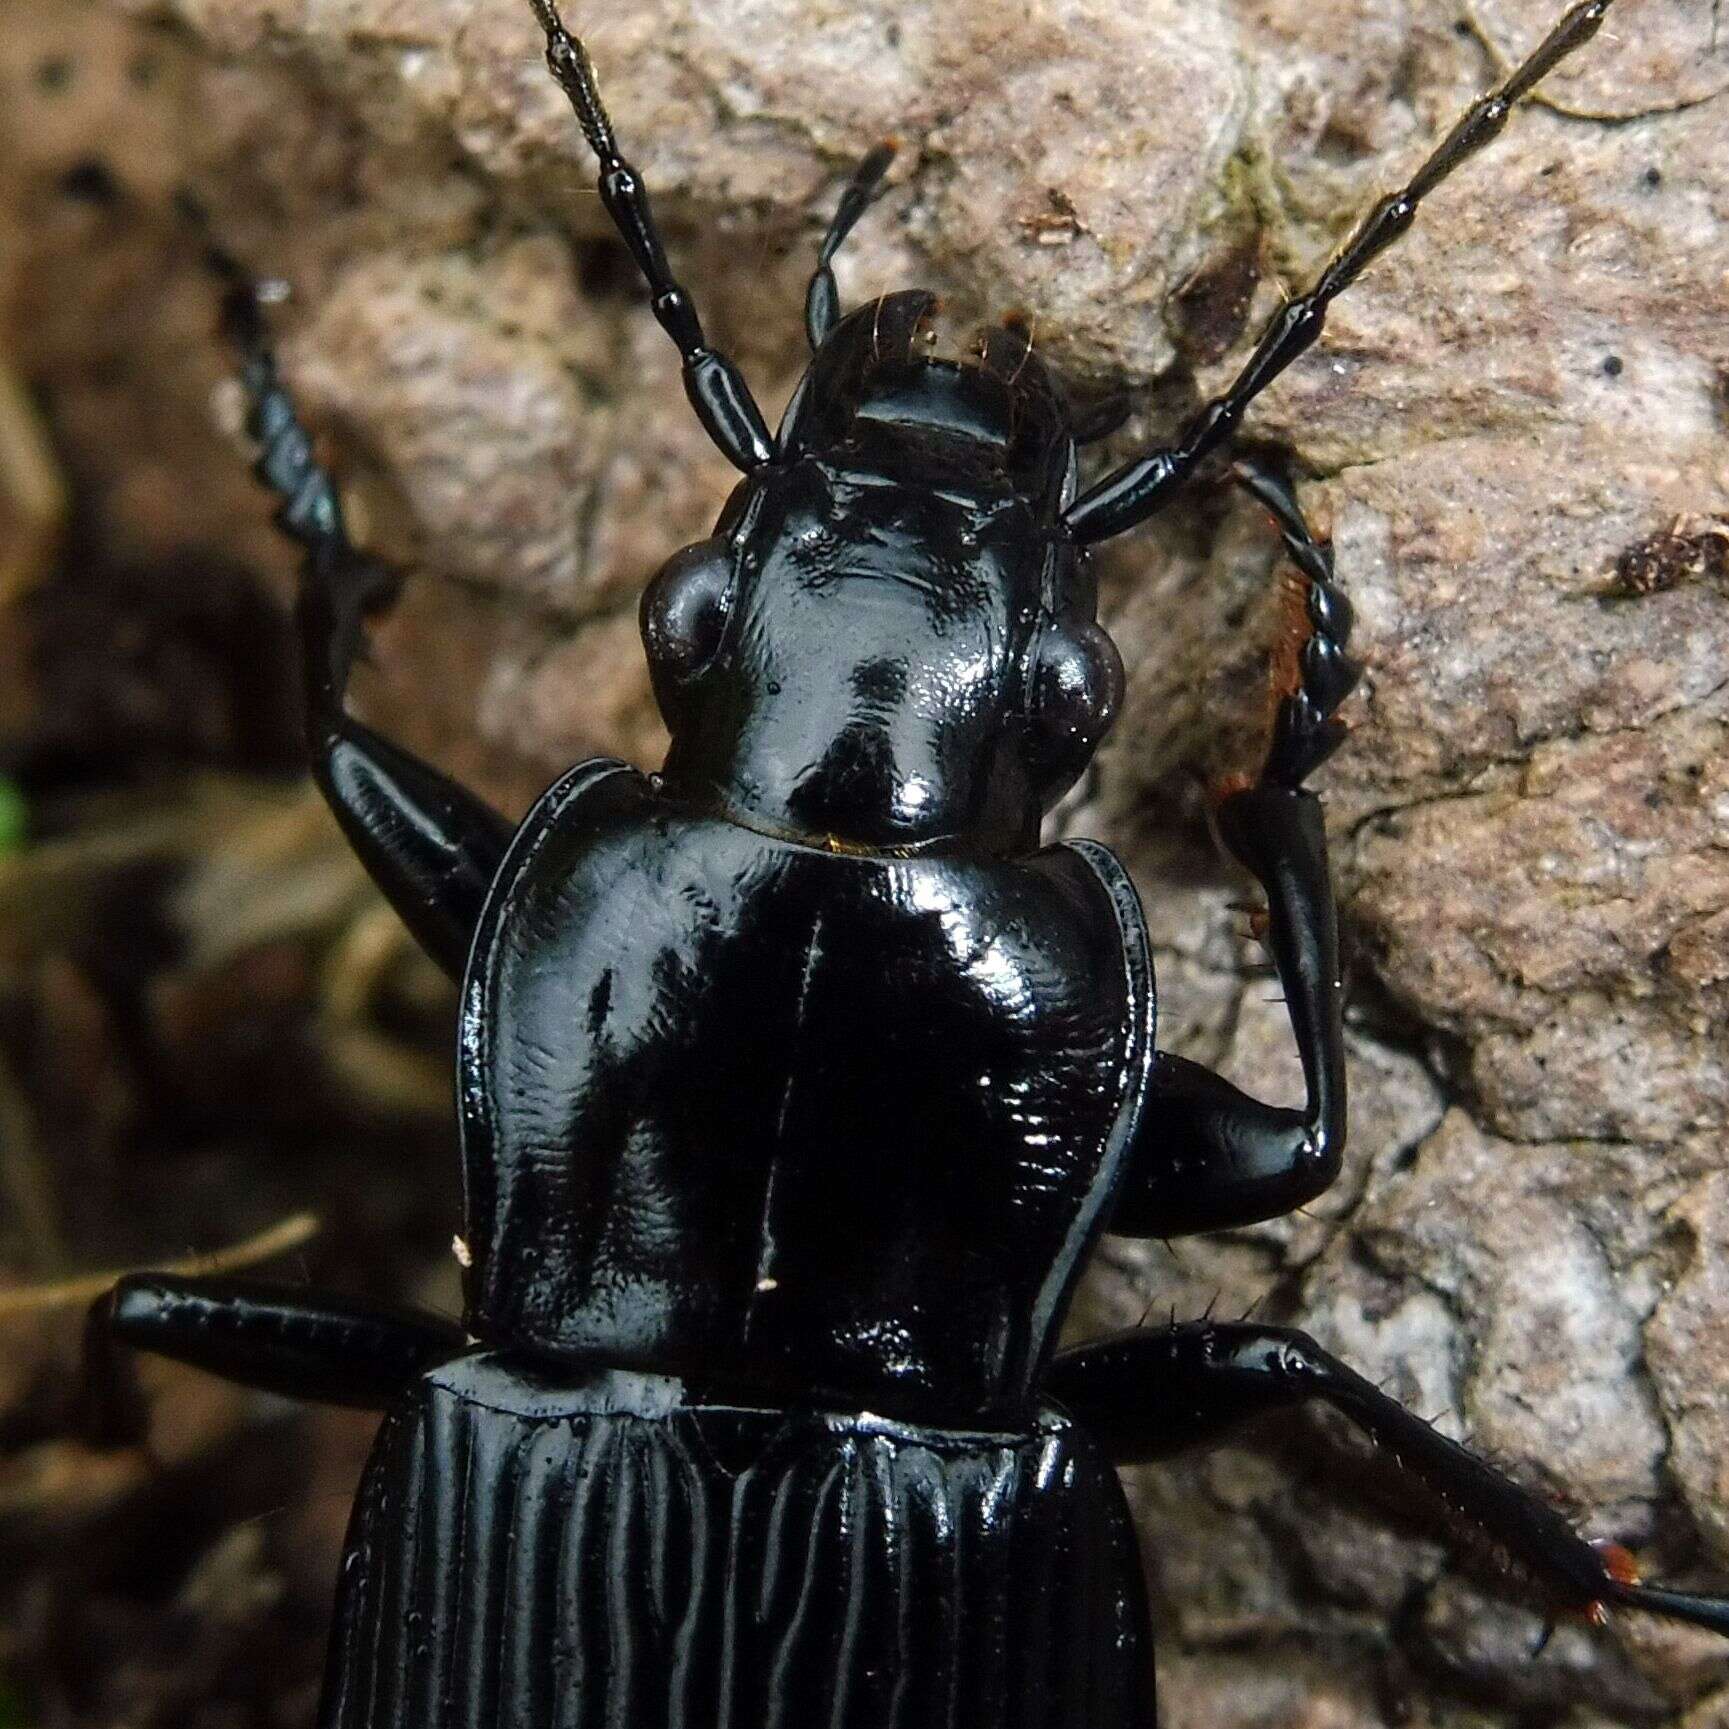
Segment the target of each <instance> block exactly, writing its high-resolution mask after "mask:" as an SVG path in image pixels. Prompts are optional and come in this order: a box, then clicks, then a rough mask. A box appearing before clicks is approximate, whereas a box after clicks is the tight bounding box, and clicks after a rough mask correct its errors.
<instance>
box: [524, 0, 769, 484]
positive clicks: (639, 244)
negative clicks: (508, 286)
mask: <svg viewBox="0 0 1729 1729" xmlns="http://www.w3.org/2000/svg"><path fill="white" fill-rule="evenodd" d="M529 4H530V6H531V7H532V8H533V10H534V16H535V18H536V20H537V21H538V22H539V24H540V28H541V30H542V31H543V32H544V34H545V36H546V64H547V69H548V70H549V71H550V72H551V73H552V75H553V77H554V78H555V79H556V80H557V81H558V87H559V88H560V89H561V90H562V91H563V92H564V94H565V96H566V97H567V98H568V99H569V101H570V106H571V108H572V109H573V110H574V111H575V113H576V123H577V125H578V126H580V127H581V128H582V135H583V137H584V138H585V139H586V140H587V141H588V147H589V149H590V150H592V151H593V152H594V155H595V160H596V161H597V162H598V163H599V164H600V201H601V203H602V204H604V205H605V206H606V212H607V215H609V216H610V217H611V218H612V220H613V224H614V226H615V227H616V228H617V229H618V232H619V235H620V237H621V238H622V239H623V241H624V243H625V245H626V246H628V247H629V248H630V255H631V257H632V258H634V259H635V260H636V267H637V269H638V270H640V271H641V272H642V275H643V279H644V280H645V281H646V282H647V283H648V290H649V297H650V304H651V305H652V307H653V309H654V316H655V320H656V322H658V323H659V325H660V327H661V329H662V330H664V331H665V332H666V333H667V335H668V336H670V337H671V338H672V340H673V341H674V342H675V343H676V344H677V345H678V351H679V354H680V355H681V356H682V357H683V359H684V388H685V394H686V395H687V396H688V397H689V398H690V405H691V407H692V408H694V409H695V410H696V416H697V419H698V420H700V421H701V422H702V424H703V428H704V430H705V431H706V432H707V433H708V435H709V437H710V438H711V439H713V440H714V442H715V444H716V446H717V447H718V448H719V449H720V450H721V452H722V453H723V454H724V455H725V456H726V458H727V460H728V461H729V462H731V463H732V464H733V466H734V467H735V468H741V469H743V470H744V471H745V472H746V473H747V474H748V473H749V472H750V471H751V470H752V469H755V468H761V467H763V466H764V465H765V464H766V463H769V462H772V461H773V460H774V440H773V439H772V438H771V437H770V436H769V430H768V423H767V422H766V421H765V420H764V419H763V417H762V410H761V409H760V408H758V407H757V405H756V399H755V398H754V397H753V396H752V395H751V393H750V386H749V385H748V384H746V383H745V381H744V374H743V373H741V372H740V371H739V369H738V368H737V367H736V366H735V365H734V364H733V363H732V362H731V361H730V360H729V359H727V357H726V356H725V355H724V354H722V353H720V352H719V350H717V349H714V348H710V347H709V345H708V342H707V340H706V339H705V337H704V336H703V330H702V320H701V319H700V318H698V317H697V312H696V306H695V303H694V302H693V301H692V300H691V297H690V295H689V293H688V292H687V290H686V289H685V287H684V285H683V284H682V283H681V282H680V281H679V280H678V278H677V277H676V276H674V275H673V273H672V267H671V266H670V265H669V264H668V263H667V260H666V248H665V246H664V245H663V244H662V242H661V238H660V230H659V228H658V227H656V225H655V220H654V213H653V211H652V210H651V209H650V208H649V202H648V188H647V187H646V186H644V185H643V182H642V176H641V175H640V174H638V173H637V171H636V169H635V168H633V167H632V166H631V165H630V163H628V162H627V161H625V159H624V158H623V157H622V156H621V155H620V154H619V151H618V141H617V139H616V138H615V137H614V136H613V131H612V118H611V116H610V115H609V114H608V113H607V111H606V105H605V104H604V103H603V102H602V101H601V99H600V90H599V88H598V87H597V86H596V84H595V81H594V67H593V66H592V65H591V64H590V63H589V58H588V50H587V49H586V48H585V47H584V46H583V44H582V38H581V37H580V36H576V35H573V34H572V33H571V32H570V31H569V30H568V29H567V28H566V27H565V23H564V20H563V19H562V18H561V17H559V15H558V8H557V6H555V5H554V4H553V0H529Z"/></svg>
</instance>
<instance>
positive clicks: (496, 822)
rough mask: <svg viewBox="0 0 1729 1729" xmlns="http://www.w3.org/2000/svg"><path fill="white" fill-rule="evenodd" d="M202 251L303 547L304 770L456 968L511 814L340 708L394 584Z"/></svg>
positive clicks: (251, 310)
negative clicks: (368, 629) (363, 542)
mask: <svg viewBox="0 0 1729 1729" xmlns="http://www.w3.org/2000/svg"><path fill="white" fill-rule="evenodd" d="M208 256H209V260H210V263H211V266H212V268H213V269H215V270H216V271H217V273H218V274H219V275H220V276H221V277H222V279H223V280H224V281H225V282H226V283H227V286H228V293H227V298H226V302H225V318H224V322H225V323H226V325H227V327H228V330H229V333H230V335H231V336H232V337H233V339H234V341H235V343H236V345H237V346H238V348H239V349H240V352H241V355H242V360H243V365H242V373H241V377H242V382H243V383H244V385H245V389H246V396H247V404H248V425H249V428H250V430H251V432H252V434H253V436H254V437H255V438H256V439H257V440H258V443H259V448H260V454H259V459H258V465H257V472H258V476H259V478H260V479H261V480H263V481H264V482H265V484H266V485H267V486H269V487H271V488H272V489H273V490H274V491H275V492H277V493H278V494H279V495H280V496H281V497H282V499H283V501H284V502H283V506H282V509H281V510H280V511H279V512H278V514H277V522H278V524H279V526H280V527H281V528H282V529H283V530H284V532H286V533H287V534H289V535H291V536H293V538H294V539H296V540H298V541H299V542H300V543H301V545H302V546H303V547H305V549H306V566H305V574H304V577H303V580H302V583H301V589H300V605H299V619H300V633H301V652H302V654H303V656H304V658H305V688H306V726H307V747H308V751H309V754H310V756H311V759H312V773H313V776H314V778H315V779H316V780H317V782H318V785H319V788H320V790H321V791H322V792H323V794H324V796H325V799H326V800H327V801H328V803H329V805H330V807H331V809H332V810H333V811H334V812H335V813H336V820H337V821H338V822H339V823H340V824H341V825H342V831H343V833H344V834H345V835H346V836H347V837H348V841H349V844H350V845H351V846H352V847H353V848H354V850H355V852H356V853H357V854H358V855H359V857H360V860H361V862H362V863H363V864H364V865H365V866H366V868H367V870H368V871H369V872H370V873H371V875H372V877H373V879H374V880H375V881H376V882H377V883H378V885H379V887H380V888H382V889H383V891H384V893H385V896H386V897H387V898H388V900H389V901H390V903H391V905H392V906H393V907H395V909H396V911H397V913H398V914H399V915H400V916H401V918H402V921H403V923H404V924H406V925H407V926H408V928H409V929H410V930H411V931H412V932H413V933H414V935H415V937H416V938H417V939H418V940H419V942H420V943H421V945H422V946H423V947H424V948H425V949H426V951H427V952H428V953H429V954H430V955H431V956H432V957H433V959H434V960H436V961H438V962H439V964H440V965H441V966H443V967H444V969H445V971H447V972H448V973H450V974H451V976H452V977H460V975H461V972H462V969H463V966H464V965H465V964H466V962H467V958H468V945H469V940H470V938H471V937H472V936H473V934H474V927H475V925H476V923H477V922H478V921H479V918H480V908H481V902H482V901H483V899H484V898H485V895H486V891H487V890H488V889H489V888H490V887H491V885H492V879H493V875H494V873H495V872H496V871H497V869H498V866H499V864H500V862H501V861H502V859H503V857H504V849H505V847H506V845H507V844H508V843H509V840H510V836H511V832H512V831H511V825H510V824H509V823H507V822H506V821H505V819H504V818H503V817H502V816H500V815H499V814H498V812H496V811H495V810H493V809H492V808H491V806H489V805H487V804H486V803H485V802H484V801H483V800H481V799H478V798H476V797H475V796H474V795H473V794H472V793H470V792H468V791H467V790H465V789H464V788H463V787H461V786H459V785H458V784H457V783H456V782H455V781H453V780H451V779H450V778H449V777H448V776H446V775H443V774H441V773H439V771H438V770H437V769H435V768H433V767H432V766H431V765H430V764H429V763H425V762H422V761H420V759H419V758H417V757H414V756H412V755H410V754H409V753H408V752H407V751H405V750H403V749H401V748H400V747H399V746H397V745H394V744H392V743H391V742H390V741H389V740H388V739H385V738H381V737H380V736H379V735H378V734H377V733H375V732H373V731H372V730H371V729H370V728H369V727H365V726H362V725H361V724H360V722H359V721H357V720H354V719H353V718H352V717H351V716H350V715H349V714H348V713H347V710H346V708H345V706H344V702H345V698H346V694H347V689H348V679H349V674H350V672H351V671H352V670H353V666H354V662H355V659H356V657H357V656H358V654H359V652H360V649H361V644H362V641H363V638H364V631H365V615H366V613H367V611H368V609H369V608H370V607H372V606H373V605H375V604H376V603H377V602H378V601H379V600H381V599H383V598H385V597H387V596H388V595H389V594H390V593H391V592H392V591H393V589H394V586H395V584H394V580H393V579H392V577H391V576H390V574H389V573H388V572H387V571H386V570H385V569H384V567H383V566H382V565H380V564H378V563H377V562H376V561H375V560H373V559H370V558H368V557H367V556H366V555H365V554H364V553H362V552H360V551H358V550H357V549H356V548H355V546H354V545H353V543H352V542H351V541H350V540H349V538H348V531H347V529H346V527H345V525H344V523H343V520H342V507H341V504H340V502H339V501H338V498H337V494H336V486H335V483H334V482H333V481H332V479H331V477H330V475H329V474H328V473H327V472H326V471H325V470H324V469H323V468H322V467H321V466H320V465H319V463H318V461H317V460H316V458H315V457H314V455H313V450H312V440H311V437H310V436H309V434H308V433H307V431H306V429H305V427H304V426H302V424H301V422H300V417H299V415H298V414H297V413H296V412H295V407H294V403H293V400H292V399H291V398H290V396H289V394H288V391H287V389H286V388H285V387H284V385H283V383H282V380H281V377H280V375H279V374H278V372H277V368H276V359H275V356H274V354H273V353H272V352H271V348H270V343H269V339H268V333H267V331H266V329H265V325H264V319H263V316H262V314H261V312H260V310H259V306H258V300H257V295H256V291H255V289H254V287H253V284H252V283H251V282H250V281H249V280H248V278H247V276H246V273H245V272H244V271H243V270H242V269H241V267H240V266H239V264H237V263H236V262H235V261H234V260H233V259H232V258H230V257H229V256H228V255H227V254H226V253H224V252H222V251H221V250H220V249H218V248H216V247H210V248H208Z"/></svg>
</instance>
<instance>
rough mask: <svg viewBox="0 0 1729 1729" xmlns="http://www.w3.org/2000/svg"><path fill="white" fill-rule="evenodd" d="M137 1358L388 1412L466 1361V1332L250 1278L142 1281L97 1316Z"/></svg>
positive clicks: (121, 1287)
mask: <svg viewBox="0 0 1729 1729" xmlns="http://www.w3.org/2000/svg"><path fill="white" fill-rule="evenodd" d="M98 1331H106V1332H108V1333H109V1334H111V1335H112V1336H113V1337H114V1338H117V1339H119V1340H120V1341H121V1342H122V1343H123V1344H126V1345H129V1346H131V1347H132V1348H133V1349H135V1350H140V1351H153V1352H155V1353H156V1354H157V1355H158V1356H163V1357H173V1358H174V1359H175V1360H176V1361H177V1362H182V1363H190V1364H191V1365H192V1366H193V1367H194V1368H198V1369H205V1370H208V1371H209V1372H210V1373H211V1374H214V1375H221V1376H222V1377H223V1378H224V1379H226V1380H230V1381H238V1382H240V1383H241V1385H243V1386H247V1387H258V1388H261V1389H262V1390H263V1391H265V1392H270V1393H281V1394H283V1395H285V1396H286V1397H288V1398H293V1399H311V1400H314V1401H316V1402H318V1403H321V1404H329V1405H356V1406H359V1407H361V1408H362V1409H364V1410H369V1411H381V1410H383V1409H384V1408H385V1407H386V1406H387V1405H389V1404H390V1402H391V1401H392V1400H393V1399H394V1398H395V1397H396V1395H397V1394H398V1393H399V1392H400V1391H401V1390H402V1389H403V1388H404V1387H406V1386H408V1384H409V1383H410V1382H411V1381H413V1380H414V1379H415V1378H416V1377H417V1376H419V1375H421V1374H423V1373H424V1372H425V1371H426V1370H427V1369H429V1368H432V1367H434V1366H435V1365H437V1364H439V1363H442V1362H447V1361H448V1360H449V1359H450V1358H452V1357H455V1356H460V1355H461V1353H462V1352H463V1351H464V1350H465V1349H466V1348H467V1344H468V1337H467V1335H466V1334H465V1333H464V1332H463V1330H462V1329H461V1328H460V1327H458V1326H456V1325H454V1324H453V1323H452V1322H449V1321H446V1320H444V1319H442V1318H441V1317H439V1316H437V1315H433V1314H429V1313H427V1312H426V1311H425V1310H421V1309H410V1308H406V1307H399V1306H396V1305H393V1304H387V1303H376V1302H372V1301H369V1300H367V1299H363V1298H359V1297H347V1296H339V1295H333V1294H318V1293H314V1292H309V1291H307V1290H304V1289H302V1288H301V1287H300V1286H297V1285H274V1284H266V1283H263V1282H258V1281H253V1280H247V1279H228V1278H221V1279H189V1278H174V1277H170V1276H167V1275H162V1274H155V1273H136V1274H133V1275H132V1276H130V1277H128V1278H125V1279H122V1280H121V1281H120V1283H119V1284H118V1285H116V1286H115V1287H114V1289H113V1291H112V1292H111V1293H110V1294H109V1295H108V1296H106V1297H104V1298H102V1299H101V1300H100V1302H99V1303H98V1304H97V1305H96V1308H95V1310H94V1311H93V1314H92V1332H93V1333H95V1332H98Z"/></svg>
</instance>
